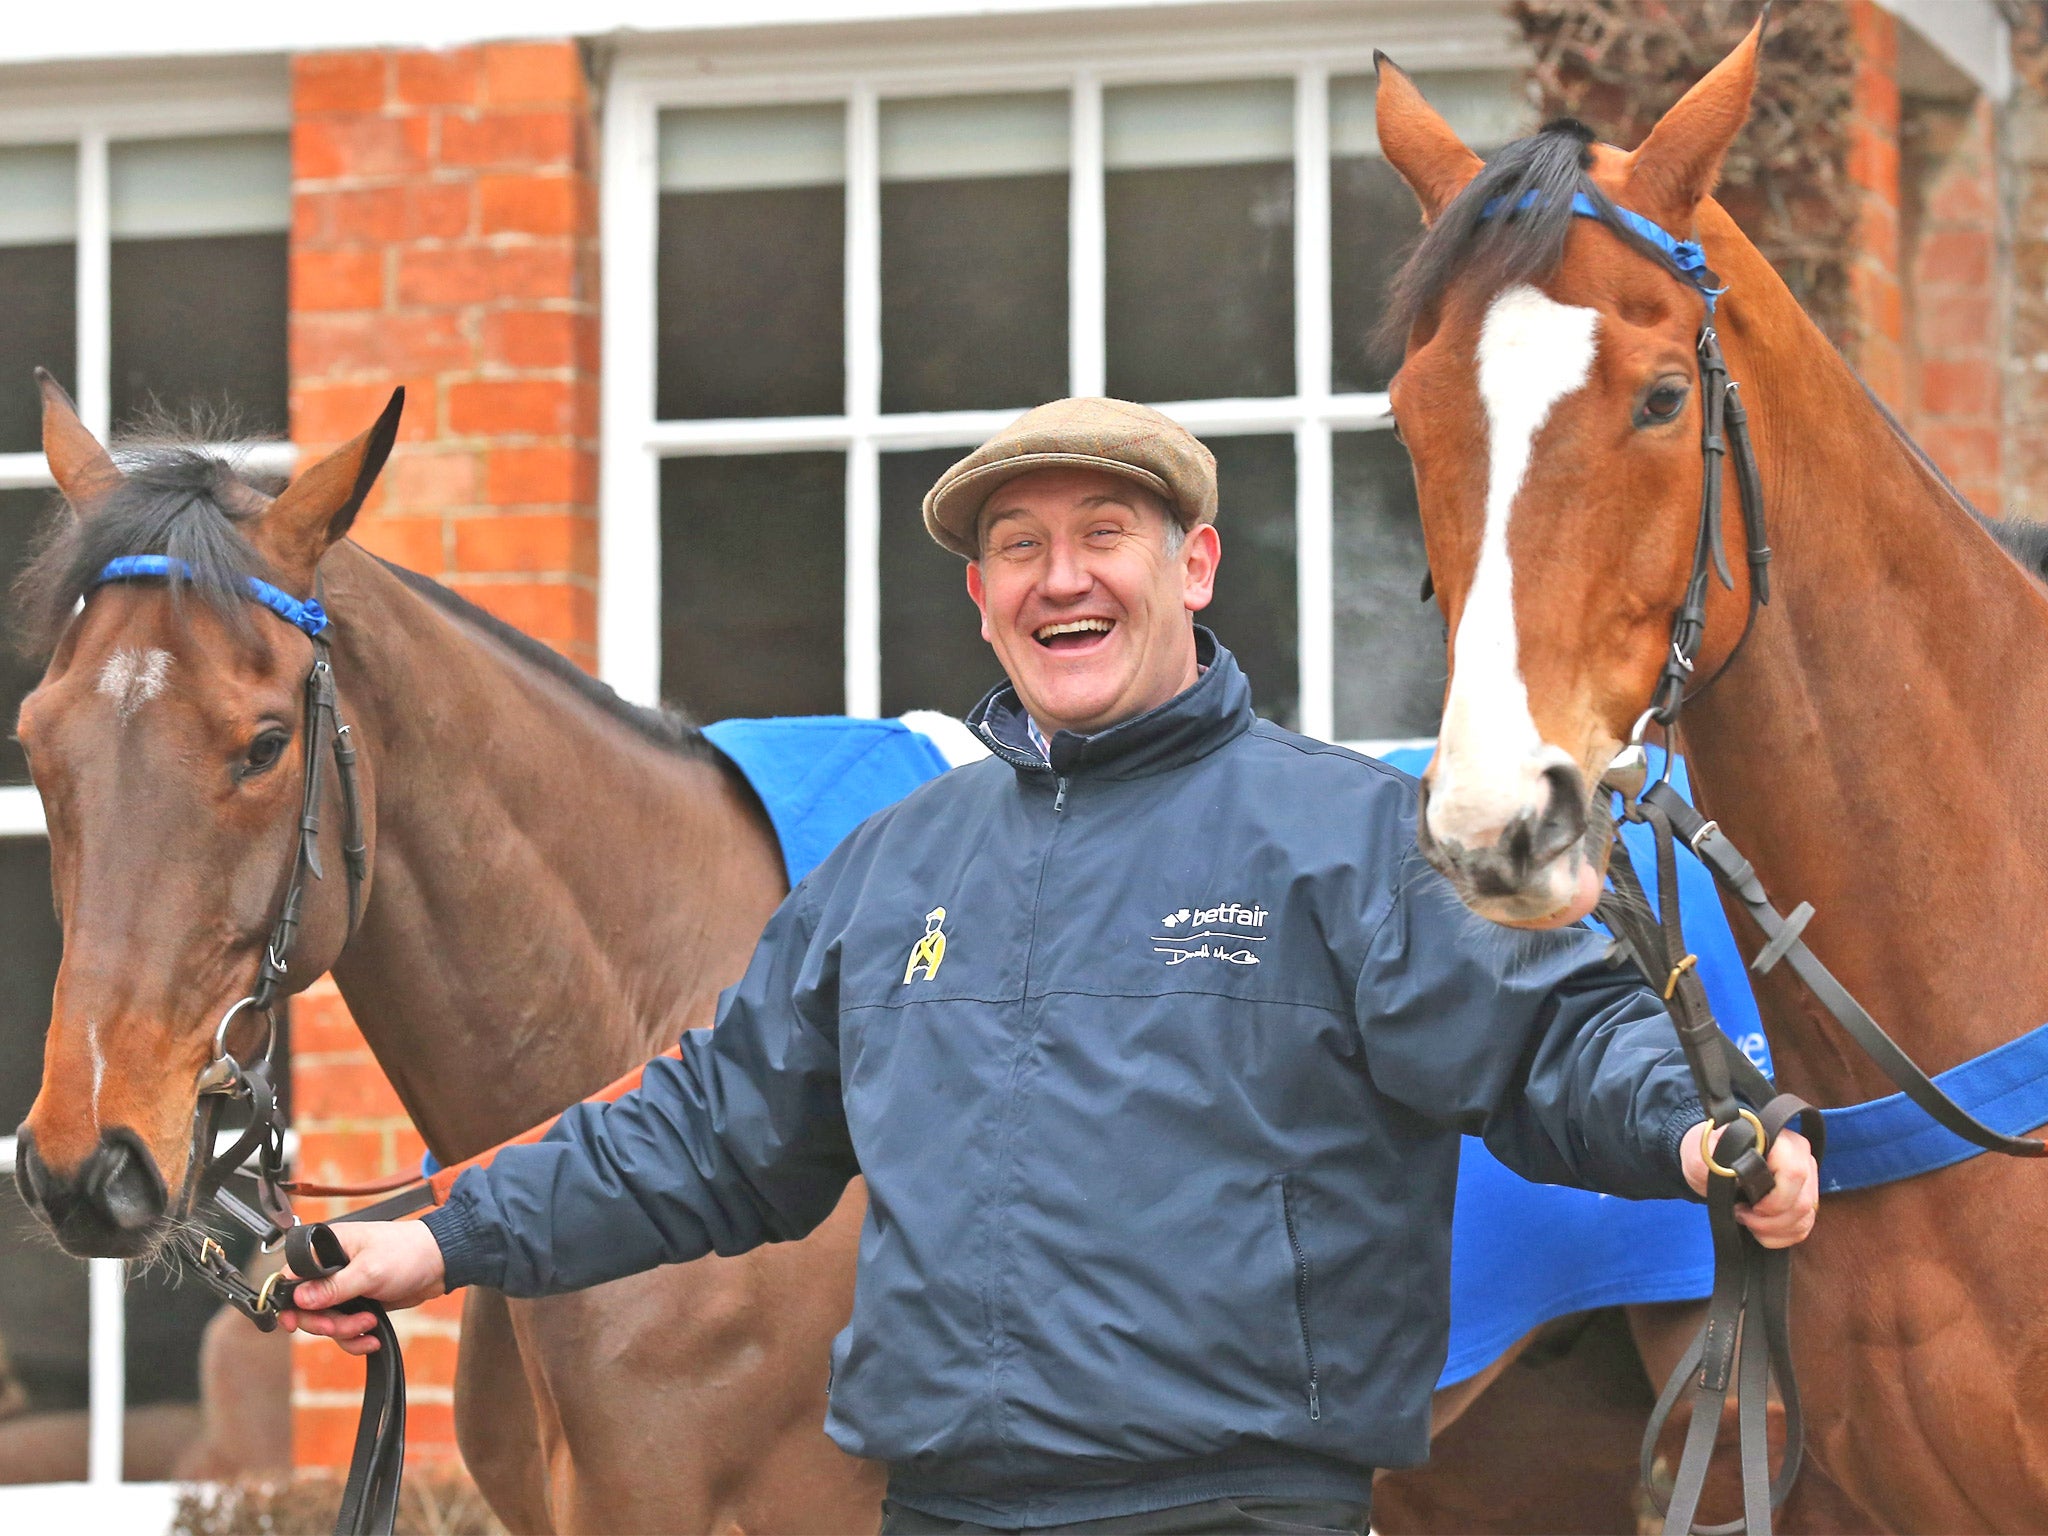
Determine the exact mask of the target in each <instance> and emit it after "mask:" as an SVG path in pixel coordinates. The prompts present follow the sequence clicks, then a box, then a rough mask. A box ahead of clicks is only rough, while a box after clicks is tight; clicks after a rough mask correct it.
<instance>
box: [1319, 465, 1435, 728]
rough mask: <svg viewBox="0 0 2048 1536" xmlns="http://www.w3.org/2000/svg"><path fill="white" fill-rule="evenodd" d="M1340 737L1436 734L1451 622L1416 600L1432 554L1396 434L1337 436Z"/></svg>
mask: <svg viewBox="0 0 2048 1536" xmlns="http://www.w3.org/2000/svg"><path fill="white" fill-rule="evenodd" d="M1335 456H1336V493H1337V494H1336V506H1335V509H1334V516H1335V521H1336V546H1337V562H1336V564H1337V568H1336V609H1337V613H1336V651H1337V656H1336V662H1337V734H1338V735H1339V736H1341V737H1344V738H1346V739H1348V740H1357V739H1359V738H1361V737H1363V738H1367V739H1375V738H1376V739H1382V740H1383V739H1386V738H1388V737H1403V736H1433V735H1435V734H1436V723H1437V716H1438V715H1439V714H1440V713H1441V712H1442V710H1443V702H1444V625H1443V618H1442V616H1441V615H1440V614H1439V613H1438V611H1437V606H1436V604H1435V603H1425V602H1422V601H1421V600H1420V599H1419V597H1418V596H1417V594H1418V593H1419V592H1420V591H1421V588H1422V578H1423V574H1424V573H1425V572H1426V571H1428V569H1429V557H1428V555H1427V554H1426V553H1425V551H1424V549H1423V545H1422V519H1421V516H1420V515H1419V514H1418V512H1417V511H1416V506H1415V476H1414V473H1413V472H1412V471H1411V470H1410V468H1409V466H1408V451H1407V450H1406V449H1405V448H1403V447H1402V446H1401V445H1400V443H1399V442H1397V441H1395V438H1394V434H1393V433H1391V432H1340V433H1338V434H1337V439H1336V455H1335Z"/></svg>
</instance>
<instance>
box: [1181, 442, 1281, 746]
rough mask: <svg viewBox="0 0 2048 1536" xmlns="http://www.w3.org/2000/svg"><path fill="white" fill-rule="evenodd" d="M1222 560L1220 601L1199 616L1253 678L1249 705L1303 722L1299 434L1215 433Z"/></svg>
mask: <svg viewBox="0 0 2048 1536" xmlns="http://www.w3.org/2000/svg"><path fill="white" fill-rule="evenodd" d="M1208 443H1209V446H1210V448H1212V449H1213V450H1215V453H1216V480H1217V485H1216V489H1217V498H1218V502H1219V504H1220V506H1221V509H1222V510H1221V512H1220V514H1219V516H1218V517H1217V529H1218V531H1219V532H1220V533H1221V535H1222V538H1223V564H1222V566H1221V567H1220V568H1219V569H1218V570H1217V573H1216V599H1215V601H1214V602H1212V603H1211V604H1210V605H1209V606H1208V608H1207V609H1205V610H1204V611H1203V612H1201V613H1198V614H1196V615H1195V618H1196V619H1197V620H1198V621H1199V622H1201V623H1203V624H1206V625H1208V626H1209V627H1210V628H1211V629H1213V630H1215V631H1216V638H1217V639H1219V640H1221V641H1222V642H1223V643H1224V645H1226V646H1228V647H1229V648H1230V650H1231V651H1232V653H1233V654H1235V655H1236V657H1237V661H1238V665H1239V666H1241V667H1243V668H1244V670H1245V675H1246V676H1247V677H1249V678H1250V679H1251V682H1252V703H1253V705H1254V706H1255V707H1256V708H1257V709H1258V712H1259V713H1260V714H1261V715H1264V716H1265V717H1266V718H1267V719H1268V720H1272V721H1276V722H1277V723H1279V724H1281V725H1284V726H1287V727H1288V728H1290V729H1293V728H1294V727H1296V726H1298V725H1299V724H1300V722H1301V709H1300V699H1301V672H1300V666H1299V661H1298V656H1299V652H1298V649H1297V646H1298V638H1299V637H1298V634H1297V631H1296V615H1295V596H1294V594H1295V580H1294V550H1295V540H1294V439H1293V438H1292V437H1291V436H1289V437H1213V438H1210V439H1208Z"/></svg>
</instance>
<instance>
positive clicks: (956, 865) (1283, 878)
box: [428, 631, 1700, 1525]
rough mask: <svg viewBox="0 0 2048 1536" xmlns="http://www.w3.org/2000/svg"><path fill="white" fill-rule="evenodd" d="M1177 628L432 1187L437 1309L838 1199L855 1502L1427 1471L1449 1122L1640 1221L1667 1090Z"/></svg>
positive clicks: (1202, 1492) (1390, 810) (1370, 766)
mask: <svg viewBox="0 0 2048 1536" xmlns="http://www.w3.org/2000/svg"><path fill="white" fill-rule="evenodd" d="M1200 639H1201V643H1202V653H1203V655H1204V656H1205V657H1206V659H1207V660H1208V663H1209V665H1208V669H1207V671H1206V672H1205V673H1204V674H1203V676H1202V678H1201V680H1200V681H1199V682H1197V683H1196V684H1195V685H1194V687H1192V688H1190V689H1189V690H1188V691H1187V692H1186V693H1184V694H1182V695H1180V696H1179V697H1178V698H1176V699H1174V700H1172V701H1171V702H1169V703H1167V704H1165V705H1162V706H1161V707H1160V708H1158V709H1156V710H1154V711H1152V712H1151V713H1149V714H1146V715H1142V716H1140V717H1138V718H1136V719H1133V720H1130V721H1127V722H1125V723H1124V724H1122V725H1119V726H1116V727H1114V728H1112V729H1110V730H1107V731H1104V732H1102V733H1100V734H1099V735H1095V736H1089V737H1081V736H1075V735H1071V734H1068V733H1065V732H1061V733H1060V734H1058V735H1056V736H1055V737H1054V738H1053V740H1052V760H1051V763H1050V765H1048V764H1047V763H1046V762H1045V761H1044V760H1043V759H1041V758H1040V757H1039V756H1038V755H1037V753H1036V752H1035V751H1033V750H1032V749H1031V748H1030V746H1029V745H1028V738H1027V736H1026V732H1025V721H1024V716H1023V713H1022V711H1021V709H1020V707H1019V705H1018V703H1017V700H1016V697H1015V695H1014V694H1013V693H1012V692H1010V691H1009V690H1007V689H999V690H997V691H996V692H995V693H994V694H992V695H990V697H989V698H988V699H987V700H986V701H984V703H983V704H982V706H981V707H980V708H979V709H978V710H977V711H976V712H975V714H974V715H973V716H972V717H971V718H970V724H972V725H974V726H975V728H976V729H977V730H978V731H979V732H980V733H981V734H982V736H983V737H984V738H985V739H987V740H988V742H989V743H990V745H991V746H992V747H993V748H994V751H995V754H996V755H995V756H994V757H992V758H990V759H988V760H986V761H984V762H980V763H977V764H974V765H972V766H969V767H963V768H959V769H956V770H954V771H953V772H951V773H948V774H945V775H944V776H942V777H940V778H938V779H936V780H934V781H932V782H931V783H929V784H927V785H925V786H924V787H923V788H921V789H919V790H918V791H916V792H915V793H914V794H912V795H911V796H910V797H909V798H908V799H906V800H904V801H902V802H900V803H898V804H896V805H894V806H891V807H889V808H888V809H886V810H884V811H882V812H880V813H879V814H877V815H876V816H874V817H873V818H872V819H870V820H869V821H867V822H866V823H865V824H864V825H862V826H861V827H860V828H859V829H858V830H857V831H856V832H854V833H853V835H852V836H850V837H849V838H848V839H847V840H846V841H845V842H844V843H843V844H841V846H840V847H839V848H838V849H837V851H836V852H834V853H833V855H832V856H831V858H830V859H828V860H827V861H826V862H825V863H824V864H823V865H821V866H820V867H819V868H818V869H817V870H816V871H815V872H814V873H813V874H812V875H811V876H810V877H809V878H808V879H806V880H805V881H803V882H802V884H800V885H799V886H798V887H797V889H796V890H795V891H794V892H792V893H791V895H790V897H789V899H788V900H787V901H785V902H784V903H783V905H782V907H781V909H780V910H779V911H778V912H777V913H776V914H775V916H774V918H773V919H772V920H771V921H770V923H769V925H768V928H767V931H766V933H765V934H764V935H763V936H762V940H761V944H760V947H759V948H758V949H757V950H756V951H755V954H754V958H753V961H752V964H751V965H750V966H749V968H748V970H747V973H746V976H745V977H744V979H743V980H742V981H741V982H740V984H739V985H738V986H737V987H735V988H734V989H733V990H732V991H731V992H729V993H728V994H727V995H726V997H725V999H724V1000H723V1004H722V1007H721V1010H720V1013H719V1017H718V1023H717V1026H716V1028H715V1029H713V1030H710V1031H699V1032H696V1033H692V1034H689V1035H687V1036H686V1037H685V1038H684V1040H683V1054H682V1058H681V1060H679V1061H668V1060H663V1061H658V1062H656V1063H655V1064H654V1065H653V1066H652V1067H650V1068H649V1069H648V1072H647V1077H646V1081H645V1083H644V1084H643V1086H642V1087H641V1088H640V1089H639V1090H638V1091H637V1092H635V1093H633V1094H630V1095H628V1096H627V1097H625V1098H623V1099H620V1100H619V1101H618V1102H616V1103H614V1104H610V1105H585V1106H582V1107H580V1108H577V1109H574V1110H571V1111H570V1112H569V1113H568V1114H567V1115H566V1116H564V1117H563V1119H562V1121H561V1123H560V1125H559V1126H558V1128H557V1129H556V1130H555V1131H554V1132H553V1133H552V1134H551V1135H550V1136H549V1137H548V1138H547V1139H546V1140H544V1141H541V1142H539V1143H537V1144H535V1145H532V1146H525V1147H516V1148H513V1149H511V1150H509V1151H507V1152H504V1153H502V1154H500V1155H499V1157H498V1158H497V1159H496V1161H494V1162H493V1163H491V1164H490V1165H489V1167H487V1168H484V1169H479V1170H474V1171H472V1172H469V1173H466V1174H464V1175H463V1176H462V1178H461V1180H460V1181H459V1182H458V1183H457V1184H456V1186H455V1190H454V1194H453V1197H452V1199H451V1200H450V1202H449V1204H448V1205H447V1206H446V1207H444V1208H443V1209H442V1210H441V1211H438V1212H436V1213H435V1214H434V1215H432V1216H430V1217H429V1218H428V1224H429V1225H430V1226H431V1227H432V1229H433V1231H434V1234H435V1236H436V1237H437V1238H438V1239H439V1241H440V1243H441V1246H442V1248H443V1250H444V1252H445V1255H446V1259H447V1265H448V1280H449V1284H450V1285H451V1286H455V1285H465V1284H482V1285H490V1286H495V1287H497V1288H499V1289H500V1290H503V1291H506V1292H509V1293H510V1294H512V1295H515V1296H537V1295H544V1294H547V1293H550V1292H556V1291H564V1290H572V1289H575V1288H578V1287H581V1286H587V1285H594V1284H597V1283H598V1282H600V1281H604V1280H610V1279H613V1278H615V1277H617V1276H620V1275H626V1274H631V1273H633V1272H635V1271H637V1270H643V1269H647V1268H650V1267H651V1266H654V1265H657V1264H669V1263H675V1262H677V1261H679V1260H684V1259H692V1258H696V1257H698V1256H700V1255H702V1254H705V1253H708V1252H717V1253H722V1254H737V1253H743V1252H745V1251H746V1250H748V1249H750V1248H753V1247H754V1246H756V1245H757V1244H760V1243H765V1242H776V1241H786V1240H789V1239H793V1238H799V1237H802V1236H803V1235H804V1234H805V1233H807V1232H809V1231H811V1230H812V1228H813V1227H815V1226H816V1225H817V1224H818V1223H819V1222H820V1221H822V1220H823V1219H824V1218H825V1217H826V1215H827V1214H829V1213H830V1212H831V1210H832V1208H833V1206H834V1204H835V1203H836V1202H837V1201H838V1199H839V1197H840V1194H841V1192H842V1191H843V1190H844V1188H845V1186H846V1183H847V1181H848V1180H849V1179H851V1178H852V1177H853V1176H854V1175H856V1174H863V1175H865V1176H866V1178H867V1184H868V1199H869V1205H868V1215H867V1224H866V1228H865V1230H864V1231H863V1233H862V1238H861V1249H860V1269H859V1280H858V1286H857V1294H856V1297H855V1301H854V1308H853V1317H852V1321H851V1322H850V1323H849V1325H848V1326H847V1328H846V1330H845V1331H844V1332H843V1333H841V1334H840V1336H839V1338H838V1340H837V1342H836V1344H835V1346H834V1348H833V1362H832V1363H833V1386H832V1390H831V1408H830V1414H829V1417H828V1421H827V1426H826V1427H827V1429H828V1431H829V1433H830V1434H831V1436H832V1438H833V1439H834V1440H836V1441H837V1442H838V1443H839V1444H840V1445H841V1446H843V1447H845V1449H846V1450H848V1451H850V1452H852V1453H853V1454H855V1455H858V1456H866V1457H872V1458H875V1459H878V1460H880V1461H884V1462H887V1463H888V1464H889V1466H890V1472H891V1479H890V1491H891V1496H892V1497H894V1498H896V1499H898V1500H900V1501H902V1502H904V1503H908V1504H910V1505H912V1506H914V1507H917V1508H919V1509H923V1510H926V1511H928V1512H930V1513H932V1514H936V1515H941V1516H949V1517H953V1518H966V1519H981V1520H984V1521H993V1522H995V1523H1006V1524H1024V1525H1035V1524H1049V1523H1055V1522H1066V1521H1072V1520H1084V1519H1092V1518H1097V1517H1100V1516H1104V1515H1110V1514H1117V1513H1130V1512H1135V1511H1137V1510H1142V1509H1148V1508H1165V1507H1170V1506H1172V1505H1175V1504H1179V1503H1191V1502H1196V1501H1199V1500H1202V1499H1207V1498H1218V1497H1230V1496H1249V1495H1255V1494H1277V1495H1296V1496H1302V1497H1337V1498H1342V1497H1350V1498H1354V1499H1359V1500H1363V1499H1364V1498H1365V1496H1366V1491H1367V1487H1368V1484H1367V1482H1366V1479H1367V1478H1368V1477H1369V1475H1370V1469H1371V1468H1373V1467H1375V1466H1401V1465H1407V1464H1412V1463H1415V1462H1418V1461H1420V1460H1422V1459H1423V1458H1424V1457H1425V1456H1426V1455H1427V1453H1428V1448H1429V1409H1430V1393H1431V1389H1432V1387H1433V1385H1434V1383H1435V1381H1436V1378H1437V1373H1438V1370H1439V1368H1440V1367H1441V1365H1442V1363H1443V1359H1444V1354H1445V1350H1446V1337H1447V1313H1448V1290H1449V1266H1450V1234H1451V1201H1452V1193H1453V1189H1454V1187H1455V1184H1456V1178H1457V1167H1458V1137H1459V1133H1461V1132H1470V1133H1473V1134H1477V1135H1482V1136H1484V1137H1485V1138H1486V1142H1487V1145H1488V1146H1490V1147H1491V1148H1492V1149H1493V1150H1494V1152H1495V1153H1496V1154H1497V1155H1498V1156H1499V1157H1500V1158H1501V1160H1502V1161H1503V1162H1505V1163H1507V1164H1508V1165H1509V1166H1510V1167H1512V1168H1514V1169H1516V1170H1518V1171H1519V1172H1521V1173H1523V1174H1525V1175H1527V1176H1528V1177H1529V1178H1532V1179H1538V1180H1544V1181H1549V1182H1553V1183H1562V1184H1576V1185H1583V1186H1587V1187H1590V1188H1594V1189H1599V1190H1604V1191H1607V1192H1609V1193H1612V1194H1617V1195H1626V1196H1633V1197H1639V1198H1652V1197H1670V1196H1675V1195H1683V1194H1685V1193H1686V1190H1685V1186H1684V1182H1683V1180H1682V1178H1681V1175H1680V1172H1679V1161H1678V1153H1677V1145H1678V1141H1679V1139H1680V1137H1681V1136H1682V1135H1683V1133H1684V1131H1685V1130H1686V1129H1687V1128H1688V1127H1689V1126H1690V1125H1692V1124H1693V1123H1694V1122H1696V1121H1697V1120H1698V1119H1699V1118H1700V1115H1699V1109H1698V1103H1697V1101H1696V1100H1695V1099H1693V1097H1692V1090H1691V1087H1690V1083H1689V1080H1688V1078H1687V1075H1686V1072H1685V1068H1684V1065H1683V1061H1682V1058H1681V1057H1680V1055H1679V1052H1678V1049H1677V1046H1676V1043H1675V1040H1674V1037H1673V1034H1672V1030H1671V1026H1670V1023H1669V1021H1668V1020H1667V1019H1666V1017H1665V1015H1664V1011H1663V1008H1662V1006H1661V1004H1659V1002H1658V1001H1657V999H1656V998H1655V996H1654V995H1653V994H1651V993H1650V992H1648V991H1647V990H1645V989H1644V988H1643V987H1642V986H1640V985H1639V984H1638V983H1637V982H1636V981H1635V980H1633V979H1632V973H1626V972H1622V971H1617V970H1614V969H1611V968H1610V967H1609V966H1608V965H1606V964H1605V963H1604V961H1603V959H1602V951H1603V944H1602V942H1601V940H1599V939H1598V938H1597V937H1595V936H1594V935H1592V934H1590V933H1588V932H1586V931H1584V930H1577V929H1574V930H1567V931H1565V932H1561V933H1549V934H1536V933H1527V934H1519V933H1513V932H1510V931H1508V930H1505V929H1501V928H1497V927H1494V926H1492V925H1490V924H1488V923H1485V922H1483V921H1482V920H1480V919H1479V918H1476V917H1474V916H1473V915H1471V914H1470V913H1469V912H1468V911H1467V910H1466V909H1465V908H1464V907H1462V906H1461V905H1460V904H1459V903H1458V901H1457V900H1456V898H1455V897H1454V896H1453V895H1452V893H1451V891H1450V889H1449V887H1448V886H1447V885H1446V884H1445V882H1444V881H1443V880H1442V879H1441V878H1440V877H1439V876H1438V875H1437V874H1435V873H1434V872H1433V871H1432V870H1431V869H1430V868H1429V867H1428V866H1427V865H1426V864H1424V863H1423V862H1422V861H1421V859H1420V857H1419V855H1418V854H1417V853H1416V851H1415V840H1414V817H1415V804H1416V794H1415V783H1414V781H1413V780H1412V779H1409V778H1407V777H1406V776H1405V775H1402V774H1400V773H1397V772H1395V771H1394V770H1393V769H1391V768H1388V767H1387V766H1385V765H1384V764H1381V763H1378V762H1375V761H1373V760H1371V759H1369V758H1365V757H1361V756H1359V755H1357V754H1356V753H1352V752H1347V751H1344V750H1343V749H1341V748H1338V747H1333V746H1328V745H1326V744H1324V743H1322V742H1318V741H1311V740H1308V739H1305V738H1303V737H1301V736H1297V735H1294V734H1292V733H1290V732H1288V731H1284V730H1281V729H1279V728H1278V727H1276V726H1273V725H1270V724H1267V723H1265V722H1263V721H1260V720H1258V719H1257V718H1255V717H1254V715H1253V714H1252V707H1251V693H1250V688H1249V686H1248V685H1247V684H1246V682H1245V679H1244V675H1243V674H1242V673H1241V672H1240V671H1239V670H1238V667H1237V665H1236V663H1235V662H1234V661H1233V660H1232V659H1231V657H1230V655H1229V653H1228V652H1227V651H1223V650H1221V649H1220V648H1217V647H1216V646H1215V643H1214V641H1213V638H1212V637H1210V636H1209V635H1208V634H1207V632H1206V631H1202V632H1200ZM941 937H942V939H943V945H941Z"/></svg>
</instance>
